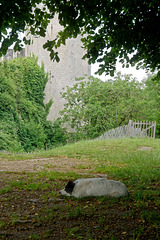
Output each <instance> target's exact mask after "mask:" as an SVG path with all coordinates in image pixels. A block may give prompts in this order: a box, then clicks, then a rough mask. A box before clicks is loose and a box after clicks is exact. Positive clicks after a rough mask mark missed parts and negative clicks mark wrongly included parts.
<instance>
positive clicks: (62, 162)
mask: <svg viewBox="0 0 160 240" xmlns="http://www.w3.org/2000/svg"><path fill="white" fill-rule="evenodd" d="M94 165H95V163H94ZM79 168H81V171H82V168H83V172H84V171H87V170H88V168H90V169H91V168H92V164H91V163H88V162H87V160H86V161H84V160H83V161H82V159H80V160H79V159H74V158H66V157H64V158H62V157H61V158H59V157H52V158H39V159H28V160H17V161H8V160H0V172H3V171H8V172H40V171H43V170H48V171H52V170H54V171H63V172H65V171H74V172H79Z"/></svg>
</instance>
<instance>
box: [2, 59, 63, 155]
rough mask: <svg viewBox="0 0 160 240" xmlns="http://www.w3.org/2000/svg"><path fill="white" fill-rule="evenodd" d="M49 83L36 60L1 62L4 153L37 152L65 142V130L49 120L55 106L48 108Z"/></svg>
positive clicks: (49, 104) (42, 68)
mask: <svg viewBox="0 0 160 240" xmlns="http://www.w3.org/2000/svg"><path fill="white" fill-rule="evenodd" d="M47 81H48V77H47V75H46V73H45V72H44V67H43V66H42V67H41V68H40V67H39V66H38V65H37V59H36V58H34V57H33V58H30V57H29V58H18V59H13V60H11V61H5V62H4V63H0V150H7V151H33V150H34V149H36V148H39V149H40V148H46V147H47V148H48V147H51V146H53V145H55V143H56V144H58V143H61V140H62V143H63V144H64V143H65V136H66V135H65V134H66V133H65V130H64V129H62V128H61V126H60V124H59V125H58V126H57V124H55V125H54V124H53V123H51V122H49V121H47V120H46V117H47V115H48V112H49V109H50V107H51V105H52V102H51V101H50V102H49V103H48V104H46V105H44V89H45V85H46V83H47ZM58 134H59V136H58Z"/></svg>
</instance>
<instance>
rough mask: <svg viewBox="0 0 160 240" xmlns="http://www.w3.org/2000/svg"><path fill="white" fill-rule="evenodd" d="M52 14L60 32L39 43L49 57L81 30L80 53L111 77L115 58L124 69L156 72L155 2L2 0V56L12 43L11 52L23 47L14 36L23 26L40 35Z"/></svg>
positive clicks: (158, 13) (158, 20)
mask: <svg viewBox="0 0 160 240" xmlns="http://www.w3.org/2000/svg"><path fill="white" fill-rule="evenodd" d="M40 3H42V4H43V8H42V9H41V8H40V6H42V5H41V4H40ZM56 14H57V16H58V20H59V23H60V25H61V26H62V27H63V28H62V29H63V30H60V31H59V33H58V34H57V36H56V38H55V39H51V40H48V41H47V42H46V43H45V44H44V48H46V49H47V50H48V51H50V57H51V59H53V60H56V61H59V57H58V52H57V51H56V49H57V48H58V47H60V45H62V44H65V42H66V40H67V39H68V38H72V37H74V38H76V37H77V35H78V34H81V35H83V38H82V43H83V46H84V48H85V49H86V54H85V56H84V57H85V58H88V59H89V62H90V63H95V62H96V61H98V62H99V63H100V67H99V73H100V74H102V73H103V72H106V73H107V74H108V73H110V74H111V75H113V74H114V71H115V66H116V62H117V59H118V58H119V59H120V61H121V62H122V64H123V65H124V66H126V67H128V66H129V64H131V65H135V64H136V65H137V68H139V67H140V66H143V67H145V68H146V69H151V70H155V69H158V70H160V54H159V47H160V42H159V39H160V31H159V28H160V7H159V1H157V0H151V1H144V0H143V1H139V0H134V1H132V0H128V1H117V0H107V1H105V0H94V1H91V0H88V1H75V0H70V1H66V0H61V1H53V0H30V1H29V0H26V1H19V0H14V1H9V2H8V3H7V4H6V1H5V0H2V1H1V9H0V16H1V17H0V40H1V42H2V45H1V48H0V54H1V55H2V54H5V53H6V51H7V49H8V47H9V46H11V45H12V44H13V43H14V42H15V45H14V49H15V50H20V49H21V48H22V47H23V41H24V42H25V43H30V41H29V40H27V39H26V37H24V39H23V40H22V39H21V38H20V35H18V33H19V32H20V33H22V32H24V31H25V29H26V26H27V27H28V29H29V31H30V32H31V34H34V35H37V36H42V37H44V36H45V33H46V29H47V25H48V23H49V21H50V19H52V18H53V17H54V16H55V15H56ZM7 29H8V34H7ZM9 29H10V31H9Z"/></svg>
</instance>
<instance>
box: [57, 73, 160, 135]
mask: <svg viewBox="0 0 160 240" xmlns="http://www.w3.org/2000/svg"><path fill="white" fill-rule="evenodd" d="M62 97H63V98H64V99H65V100H66V104H65V108H64V110H62V111H61V115H62V121H63V123H66V124H68V125H69V126H70V127H71V128H73V129H75V130H76V132H77V133H76V136H78V138H80V139H81V138H84V137H87V138H88V137H91V138H94V137H97V136H99V135H101V134H102V133H103V132H104V131H107V130H109V129H112V128H115V127H118V126H121V125H125V124H128V121H129V120H130V119H132V120H139V119H140V120H152V121H153V120H156V117H155V115H154V114H156V111H157V104H156V100H155V99H154V98H153V96H151V95H150V94H149V91H146V89H145V87H144V85H143V84H142V83H139V82H138V81H136V80H135V79H134V78H133V77H132V76H131V75H124V76H121V74H120V73H118V74H117V76H115V78H114V79H113V80H109V81H107V82H102V81H101V80H99V79H96V78H93V77H91V78H89V80H88V81H78V82H77V83H76V84H75V85H74V86H73V87H67V89H66V91H65V92H64V93H63V94H62ZM151 111H152V113H153V114H152V115H151Z"/></svg>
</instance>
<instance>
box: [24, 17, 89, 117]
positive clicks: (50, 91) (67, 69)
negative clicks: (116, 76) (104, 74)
mask: <svg viewBox="0 0 160 240" xmlns="http://www.w3.org/2000/svg"><path fill="white" fill-rule="evenodd" d="M60 28H61V26H60V25H59V23H58V19H57V18H54V19H53V20H52V21H51V22H50V24H49V25H48V28H47V34H46V37H44V38H42V37H38V38H36V37H33V36H30V37H31V40H33V43H32V44H31V45H29V46H26V48H25V55H26V56H30V55H32V54H34V55H35V56H38V64H39V65H41V63H42V62H43V63H44V67H45V71H46V72H48V74H49V81H48V83H47V85H46V89H45V103H47V102H49V100H50V99H52V100H53V104H52V107H51V109H50V113H49V115H48V120H52V121H54V120H55V119H57V117H58V116H59V114H58V113H59V111H60V110H62V109H63V106H64V100H63V99H62V98H61V94H60V93H61V92H62V91H63V88H64V87H66V86H73V84H74V83H75V78H77V77H78V78H79V77H83V76H84V75H87V76H89V75H90V66H89V65H88V62H87V60H82V57H83V55H84V50H83V49H82V48H81V37H80V36H79V37H78V38H76V39H69V40H67V42H66V45H63V46H61V47H60V48H59V49H58V53H59V57H60V62H59V63H57V62H53V61H51V60H50V57H49V52H48V51H47V50H46V49H43V44H44V43H45V42H46V41H47V40H48V39H49V40H52V39H54V38H55V37H56V35H57V33H58V32H59V30H60Z"/></svg>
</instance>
